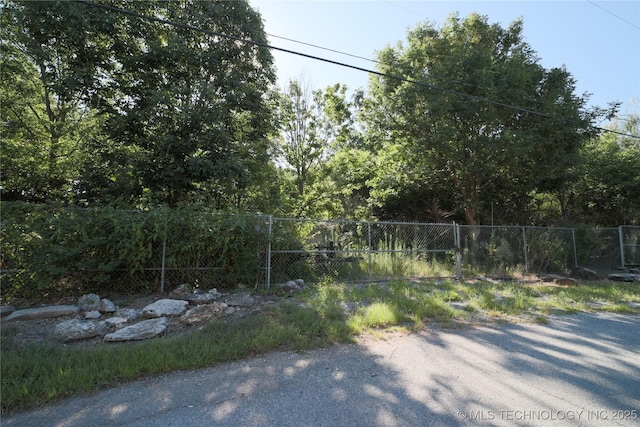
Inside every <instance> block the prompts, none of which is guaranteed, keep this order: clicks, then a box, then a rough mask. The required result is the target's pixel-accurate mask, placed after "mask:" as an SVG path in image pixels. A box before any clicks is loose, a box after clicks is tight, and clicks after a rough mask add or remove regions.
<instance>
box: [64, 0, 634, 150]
mask: <svg viewBox="0 0 640 427" xmlns="http://www.w3.org/2000/svg"><path fill="white" fill-rule="evenodd" d="M74 1H75V2H76V3H81V4H84V5H87V6H92V7H97V8H100V9H104V10H109V11H111V12H116V13H120V14H123V15H127V16H131V17H134V18H139V19H143V20H146V21H150V22H157V23H160V24H165V25H171V26H174V27H177V28H182V29H185V30H190V31H196V32H200V33H203V34H208V35H211V36H217V37H222V38H226V39H229V40H234V41H237V42H241V43H246V44H250V45H253V46H258V47H263V48H267V49H272V50H277V51H279V52H285V53H290V54H292V55H297V56H301V57H304V58H309V59H313V60H316V61H321V62H326V63H329V64H333V65H338V66H341V67H345V68H351V69H353V70H357V71H363V72H365V73H369V74H373V75H375V76H379V77H384V78H388V79H392V80H397V81H400V82H405V83H410V84H414V85H417V86H422V87H425V88H427V89H431V90H435V91H439V92H443V93H449V94H452V95H456V96H460V97H464V98H467V99H472V100H475V101H480V102H485V103H488V104H492V105H495V106H499V107H504V108H508V109H511V110H514V111H520V112H523V113H528V114H532V115H536V116H540V117H545V118H548V119H553V120H560V121H564V122H567V123H574V124H578V123H577V122H575V121H572V120H568V119H562V118H559V117H555V116H553V115H551V114H547V113H541V112H539V111H534V110H530V109H528V108H523V107H519V106H517V105H510V104H506V103H503V102H499V101H494V100H491V99H488V98H483V97H481V96H476V95H470V94H467V93H464V92H460V91H457V90H453V89H446V88H443V87H439V86H434V85H431V84H428V83H424V82H420V81H417V80H413V79H409V78H406V77H401V76H397V75H393V74H387V73H383V72H380V71H376V70H371V69H367V68H364V67H358V66H356V65H350V64H346V63H344V62H339V61H334V60H331V59H327V58H322V57H319V56H314V55H309V54H306V53H303V52H297V51H294V50H290V49H285V48H282V47H277V46H273V45H270V44H268V43H262V42H258V41H255V40H248V39H244V38H241V37H237V36H232V35H229V34H223V33H220V32H218V31H213V30H205V29H202V28H198V27H195V26H193V25H188V24H183V23H180V22H176V21H170V20H168V19H163V18H158V17H155V16H149V15H144V14H142V13H138V12H133V11H131V10H127V9H121V8H118V7H114V6H109V5H104V4H98V3H94V2H91V1H87V0H74ZM587 127H589V128H591V129H595V130H598V131H601V132H610V133H615V134H618V135H622V136H626V137H631V138H637V139H640V136H635V135H631V134H627V133H623V132H618V131H615V130H611V129H605V128H601V127H598V126H593V125H587Z"/></svg>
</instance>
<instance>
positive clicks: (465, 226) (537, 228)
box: [460, 224, 640, 231]
mask: <svg viewBox="0 0 640 427" xmlns="http://www.w3.org/2000/svg"><path fill="white" fill-rule="evenodd" d="M460 227H462V228H494V229H495V228H513V229H518V230H522V229H523V228H524V229H534V230H580V229H581V228H578V227H543V226H537V225H489V224H482V225H466V224H460ZM623 227H625V228H626V227H635V228H640V226H629V225H625V226H623ZM588 228H589V229H591V230H602V231H614V230H618V228H617V227H602V228H601V227H588Z"/></svg>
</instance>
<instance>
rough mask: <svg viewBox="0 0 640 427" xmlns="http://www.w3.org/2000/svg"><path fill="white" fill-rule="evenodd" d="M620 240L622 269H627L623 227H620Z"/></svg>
mask: <svg viewBox="0 0 640 427" xmlns="http://www.w3.org/2000/svg"><path fill="white" fill-rule="evenodd" d="M618 239H619V241H620V261H621V262H622V265H621V267H622V268H623V269H624V268H625V265H626V263H625V260H624V230H623V229H622V225H620V226H618Z"/></svg>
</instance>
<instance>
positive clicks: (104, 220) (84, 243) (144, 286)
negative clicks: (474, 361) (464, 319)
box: [0, 204, 640, 298]
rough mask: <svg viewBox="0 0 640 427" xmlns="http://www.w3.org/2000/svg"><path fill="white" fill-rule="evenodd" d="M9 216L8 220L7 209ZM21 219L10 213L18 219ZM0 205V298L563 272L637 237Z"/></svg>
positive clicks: (597, 260) (616, 258) (613, 260)
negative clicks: (0, 216) (294, 281)
mask: <svg viewBox="0 0 640 427" xmlns="http://www.w3.org/2000/svg"><path fill="white" fill-rule="evenodd" d="M12 209H13V210H12ZM20 209H22V210H20ZM20 209H17V208H15V207H13V206H11V205H9V204H3V220H2V222H0V232H1V237H2V242H1V251H0V278H1V280H2V294H3V298H5V297H6V296H10V297H11V296H23V295H30V296H33V295H34V294H40V295H41V296H51V295H55V294H56V292H59V293H61V294H63V293H64V291H65V290H69V289H73V290H76V291H81V292H82V291H84V292H89V291H92V292H93V291H95V292H104V291H105V290H107V292H113V293H132V292H157V291H160V292H166V291H170V290H172V289H174V288H175V287H177V286H179V285H180V284H182V283H189V284H191V285H194V286H196V287H203V288H212V287H221V288H225V287H232V286H235V285H237V284H238V283H243V284H245V285H249V286H266V287H269V286H270V285H271V284H274V283H281V282H284V281H287V280H291V279H297V278H302V279H304V280H305V281H307V282H314V281H319V280H323V279H324V278H328V277H330V278H335V279H337V280H340V281H347V282H355V281H374V280H389V279H393V278H430V277H473V276H475V275H480V274H484V275H487V274H491V275H513V274H523V275H526V274H538V273H569V272H570V271H571V269H572V268H573V267H576V266H582V267H588V268H590V269H593V270H595V271H596V272H597V273H599V274H600V276H601V277H606V274H608V273H610V272H613V271H615V270H618V269H620V268H621V267H622V268H624V267H633V266H638V265H640V227H631V226H621V227H618V228H589V227H582V228H543V227H515V226H514V227H511V226H464V225H457V224H430V223H429V224H426V223H400V222H367V221H339V220H303V219H291V218H273V217H271V216H265V215H238V214H234V215H231V214H218V213H214V212H210V211H206V210H189V209H182V210H180V211H177V212H176V211H175V210H168V209H165V210H163V209H158V210H152V211H121V210H115V209H68V208H59V207H58V208H55V207H50V206H47V207H33V206H28V207H26V208H25V206H22V207H21V208H20Z"/></svg>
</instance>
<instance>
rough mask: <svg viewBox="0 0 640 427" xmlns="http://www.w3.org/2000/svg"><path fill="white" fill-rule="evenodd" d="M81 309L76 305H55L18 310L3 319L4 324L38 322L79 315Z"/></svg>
mask: <svg viewBox="0 0 640 427" xmlns="http://www.w3.org/2000/svg"><path fill="white" fill-rule="evenodd" d="M78 311H80V309H79V308H78V306H75V305H54V306H50V307H37V308H25V309H24V310H16V311H14V312H13V313H11V314H10V315H8V316H7V317H5V318H4V319H3V322H13V321H16V320H38V319H49V318H52V317H60V316H69V315H72V314H77V313H78Z"/></svg>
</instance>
